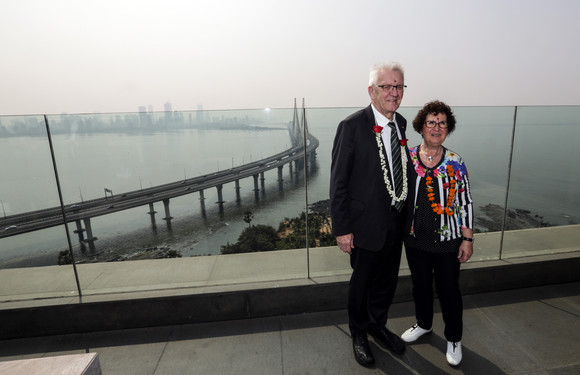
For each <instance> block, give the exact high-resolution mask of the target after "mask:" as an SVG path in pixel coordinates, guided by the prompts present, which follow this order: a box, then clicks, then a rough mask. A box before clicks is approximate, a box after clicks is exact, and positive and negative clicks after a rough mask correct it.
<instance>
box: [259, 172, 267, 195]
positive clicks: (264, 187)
mask: <svg viewBox="0 0 580 375" xmlns="http://www.w3.org/2000/svg"><path fill="white" fill-rule="evenodd" d="M265 181H266V178H265V177H264V172H260V186H261V187H262V196H264V195H266V183H265Z"/></svg>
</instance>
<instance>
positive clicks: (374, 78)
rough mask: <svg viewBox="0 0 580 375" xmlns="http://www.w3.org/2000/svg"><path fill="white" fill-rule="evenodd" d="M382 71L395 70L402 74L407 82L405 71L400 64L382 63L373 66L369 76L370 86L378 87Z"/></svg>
mask: <svg viewBox="0 0 580 375" xmlns="http://www.w3.org/2000/svg"><path fill="white" fill-rule="evenodd" d="M382 70H395V71H397V72H400V73H401V75H402V76H403V81H405V71H404V70H403V67H402V66H401V64H399V63H398V62H392V61H391V62H381V63H378V64H375V65H373V67H372V68H371V71H370V74H369V86H373V85H376V84H377V83H379V82H378V80H379V72H381V71H382Z"/></svg>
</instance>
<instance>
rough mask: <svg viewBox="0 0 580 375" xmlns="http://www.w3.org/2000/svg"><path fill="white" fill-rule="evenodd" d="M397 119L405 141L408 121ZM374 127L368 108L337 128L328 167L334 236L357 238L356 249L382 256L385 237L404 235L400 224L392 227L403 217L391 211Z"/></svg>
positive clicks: (401, 118)
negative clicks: (381, 250) (394, 221)
mask: <svg viewBox="0 0 580 375" xmlns="http://www.w3.org/2000/svg"><path fill="white" fill-rule="evenodd" d="M395 115H396V121H397V125H398V126H399V129H400V131H401V136H402V138H405V129H406V127H407V121H406V120H405V118H404V117H403V116H401V115H400V114H398V113H396V114H395ZM374 126H375V116H374V114H373V110H372V108H371V106H370V105H369V106H368V107H366V108H364V109H361V110H360V111H357V112H355V113H353V114H352V115H350V116H349V117H347V118H346V119H344V120H343V121H342V122H341V123H340V124H339V125H338V128H337V131H336V137H335V139H334V145H333V149H332V164H331V167H330V173H331V174H330V212H331V217H332V228H333V233H334V235H335V236H342V235H345V234H349V233H353V234H354V245H355V246H356V247H360V248H363V249H366V250H371V251H379V250H380V249H381V248H382V247H383V246H384V244H385V241H386V240H387V238H396V237H398V236H402V233H399V232H401V231H402V224H401V223H397V224H401V225H396V226H394V227H393V225H392V224H393V220H394V218H395V217H396V218H397V220H398V221H401V220H404V217H403V216H404V215H402V216H401V215H400V214H399V215H397V214H396V213H395V212H393V211H391V200H392V199H391V197H390V196H389V193H388V191H387V187H386V186H385V181H384V179H383V173H382V170H381V160H380V156H379V148H378V146H377V141H376V138H375V133H374V131H373V127H374ZM383 150H384V147H383ZM408 155H409V154H408V151H407V157H408ZM385 160H388V159H387V157H386V155H385ZM387 166H388V163H387ZM390 176H391V171H389V177H390ZM403 212H405V210H404V209H403ZM393 231H397V233H393ZM393 236H395V237H393Z"/></svg>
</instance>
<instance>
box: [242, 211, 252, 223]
mask: <svg viewBox="0 0 580 375" xmlns="http://www.w3.org/2000/svg"><path fill="white" fill-rule="evenodd" d="M253 218H254V213H253V212H252V211H246V212H244V221H245V222H246V223H248V226H249V227H251V226H252V219H253Z"/></svg>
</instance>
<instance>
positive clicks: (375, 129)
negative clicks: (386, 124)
mask: <svg viewBox="0 0 580 375" xmlns="http://www.w3.org/2000/svg"><path fill="white" fill-rule="evenodd" d="M373 131H374V132H375V133H380V132H382V131H383V127H382V126H378V125H375V126H374V127H373Z"/></svg>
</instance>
